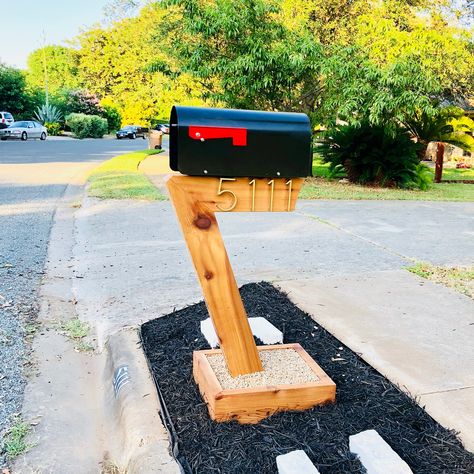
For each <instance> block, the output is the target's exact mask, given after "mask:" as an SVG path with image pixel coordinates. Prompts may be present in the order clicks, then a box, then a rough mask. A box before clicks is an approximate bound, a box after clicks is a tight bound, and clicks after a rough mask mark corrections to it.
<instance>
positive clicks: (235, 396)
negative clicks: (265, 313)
mask: <svg viewBox="0 0 474 474" xmlns="http://www.w3.org/2000/svg"><path fill="white" fill-rule="evenodd" d="M277 349H280V350H281V349H294V350H295V351H297V352H298V354H299V355H300V356H301V357H302V359H303V360H304V361H305V362H306V363H307V365H308V367H310V368H311V369H312V371H313V372H314V373H315V374H316V375H317V376H318V378H319V380H318V381H317V382H309V383H303V384H299V385H276V386H267V387H256V388H244V389H232V390H224V389H223V388H222V386H221V385H220V383H219V381H218V379H217V377H216V375H215V374H214V371H213V369H212V367H211V365H210V364H209V361H208V359H207V357H206V356H207V355H210V354H219V353H222V351H221V350H220V349H211V350H204V351H195V352H194V354H193V375H194V380H195V381H196V383H197V385H198V386H199V391H200V392H201V395H202V397H203V398H204V400H205V402H206V403H207V406H208V409H209V414H210V416H211V418H212V419H213V420H215V421H229V420H233V419H236V420H238V421H239V422H240V423H258V422H259V421H260V420H262V419H264V418H266V417H268V416H270V415H272V414H273V413H276V412H278V411H291V410H306V409H308V408H312V407H314V406H316V405H322V404H326V403H333V402H334V401H335V400H336V384H335V383H334V382H333V381H332V380H331V379H330V378H329V377H328V375H326V373H325V372H324V371H323V370H322V369H321V367H319V365H318V364H316V362H315V361H314V360H313V359H312V358H311V357H310V356H309V354H308V353H307V352H306V351H305V350H304V349H303V348H302V347H301V346H300V345H299V344H279V345H274V346H259V347H258V350H259V351H271V350H277Z"/></svg>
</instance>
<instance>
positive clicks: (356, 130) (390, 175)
mask: <svg viewBox="0 0 474 474" xmlns="http://www.w3.org/2000/svg"><path fill="white" fill-rule="evenodd" d="M417 149H418V145H417V144H416V143H414V142H413V141H412V140H411V139H410V136H409V134H408V132H407V131H406V130H403V129H400V128H398V129H396V130H395V132H393V130H392V131H391V132H389V131H387V129H386V128H384V127H383V126H374V125H370V124H368V123H362V124H360V125H345V126H339V127H336V128H334V129H331V130H328V131H327V132H326V134H325V139H324V142H323V144H322V146H321V147H320V148H319V152H320V153H321V154H322V155H323V160H324V162H326V163H329V164H330V172H331V174H332V175H336V174H338V173H340V172H341V171H345V172H346V173H347V177H348V179H349V181H351V182H354V183H360V184H374V185H378V186H387V187H399V188H419V189H426V188H427V187H428V183H429V180H430V177H429V175H428V174H427V169H426V167H425V166H424V165H421V164H420V161H419V159H418V157H417Z"/></svg>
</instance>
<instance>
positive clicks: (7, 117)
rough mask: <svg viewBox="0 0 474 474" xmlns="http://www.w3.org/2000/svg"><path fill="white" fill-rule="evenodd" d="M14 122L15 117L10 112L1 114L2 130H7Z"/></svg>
mask: <svg viewBox="0 0 474 474" xmlns="http://www.w3.org/2000/svg"><path fill="white" fill-rule="evenodd" d="M14 121H15V120H14V118H13V115H12V114H11V113H10V112H0V128H6V127H8V126H9V125H11V124H12V123H13V122H14Z"/></svg>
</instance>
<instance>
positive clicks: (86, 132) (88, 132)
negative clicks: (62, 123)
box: [66, 114, 108, 138]
mask: <svg viewBox="0 0 474 474" xmlns="http://www.w3.org/2000/svg"><path fill="white" fill-rule="evenodd" d="M66 124H67V125H68V126H69V127H70V128H71V131H72V133H73V134H74V136H75V137H76V138H102V137H103V136H104V135H105V134H106V133H107V131H108V123H107V119H105V118H102V117H99V116H98V115H85V114H69V115H68V116H67V117H66Z"/></svg>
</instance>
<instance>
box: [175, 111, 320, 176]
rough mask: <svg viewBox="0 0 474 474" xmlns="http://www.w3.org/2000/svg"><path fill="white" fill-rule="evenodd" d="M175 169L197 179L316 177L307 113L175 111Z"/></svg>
mask: <svg viewBox="0 0 474 474" xmlns="http://www.w3.org/2000/svg"><path fill="white" fill-rule="evenodd" d="M170 126H171V127H170V166H171V168H172V169H173V170H175V171H180V172H181V173H183V174H188V175H191V176H221V177H239V176H251V177H262V178H263V177H287V178H290V177H303V176H310V175H311V166H312V156H311V127H310V123H309V119H308V117H307V116H306V115H305V114H292V113H277V112H257V111H248V110H230V109H204V108H198V107H173V109H172V112H171V118H170Z"/></svg>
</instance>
